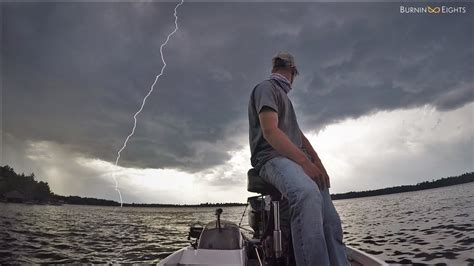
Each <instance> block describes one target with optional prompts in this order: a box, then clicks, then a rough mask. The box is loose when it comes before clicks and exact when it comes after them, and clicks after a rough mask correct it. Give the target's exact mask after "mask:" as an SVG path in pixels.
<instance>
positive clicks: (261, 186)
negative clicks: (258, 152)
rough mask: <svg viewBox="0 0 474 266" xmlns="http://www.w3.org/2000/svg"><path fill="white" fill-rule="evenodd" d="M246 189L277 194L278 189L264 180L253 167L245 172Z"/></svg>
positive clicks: (266, 193)
mask: <svg viewBox="0 0 474 266" xmlns="http://www.w3.org/2000/svg"><path fill="white" fill-rule="evenodd" d="M247 191H249V192H255V193H260V194H263V195H274V194H279V192H278V190H277V189H276V188H275V187H274V186H273V185H271V184H269V183H267V182H265V181H264V180H263V179H262V178H261V177H260V176H259V175H258V171H257V170H256V169H255V168H252V169H250V170H249V171H248V172H247Z"/></svg>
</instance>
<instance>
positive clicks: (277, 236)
mask: <svg viewBox="0 0 474 266" xmlns="http://www.w3.org/2000/svg"><path fill="white" fill-rule="evenodd" d="M272 204H273V221H274V230H273V251H274V252H275V258H276V259H279V258H281V256H282V255H283V251H282V247H281V246H282V245H281V229H280V202H279V201H272Z"/></svg>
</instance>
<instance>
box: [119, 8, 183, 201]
mask: <svg viewBox="0 0 474 266" xmlns="http://www.w3.org/2000/svg"><path fill="white" fill-rule="evenodd" d="M183 2H184V0H181V2H179V3H178V4H177V5H176V7H175V8H174V25H175V28H174V30H173V31H172V32H171V33H170V34H168V37H166V41H165V42H164V43H162V44H161V46H160V54H161V61H163V67H162V68H161V72H160V74H158V75H157V76H156V78H155V82H153V85H151V88H150V91H148V94H147V95H146V96H145V98H143V101H142V105H141V106H140V109H138V111H137V112H136V113H135V115H134V116H133V121H134V122H133V128H132V132H130V134H129V135H128V136H127V138H126V139H125V141H124V142H123V146H122V148H121V149H120V150H119V151H118V152H117V159H116V160H115V166H117V165H118V162H119V160H120V155H121V153H122V151H123V150H124V149H125V148H126V147H127V142H128V140H129V139H130V137H132V136H133V134H134V133H135V128H136V127H137V116H138V115H139V114H140V112H141V111H142V110H143V107H144V106H145V103H146V100H147V98H148V97H149V96H150V95H151V93H152V92H153V90H154V88H155V85H156V83H157V82H158V79H159V78H160V77H161V76H162V75H163V72H164V70H165V68H166V62H165V58H164V57H163V47H165V45H166V44H167V43H168V41H169V40H170V38H171V36H173V35H174V34H175V33H176V31H177V30H178V15H177V14H178V7H180V6H181V5H182V4H183ZM112 177H113V179H114V181H115V191H117V193H118V195H119V197H120V207H123V200H122V193H120V189H119V186H118V182H117V178H116V177H115V172H113V173H112Z"/></svg>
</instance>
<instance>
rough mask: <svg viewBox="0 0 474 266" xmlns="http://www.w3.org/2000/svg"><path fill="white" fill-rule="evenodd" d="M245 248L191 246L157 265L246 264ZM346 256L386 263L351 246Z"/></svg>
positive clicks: (366, 265) (366, 263) (370, 264)
mask: <svg viewBox="0 0 474 266" xmlns="http://www.w3.org/2000/svg"><path fill="white" fill-rule="evenodd" d="M245 254H246V250H245V248H243V249H236V250H215V249H194V248H193V247H185V248H182V249H180V250H178V251H176V252H174V253H173V254H171V255H169V256H168V257H166V258H165V259H163V260H162V261H160V263H158V265H163V266H165V265H166V266H178V265H179V266H187V265H189V266H219V265H229V266H230V265H232V266H246V265H247V258H246V255H245ZM347 257H348V259H349V261H350V262H351V264H352V265H363V266H382V265H388V264H387V263H385V262H384V261H383V260H380V259H378V258H376V257H375V256H372V255H370V254H367V253H365V252H363V251H361V250H358V249H355V248H353V247H347Z"/></svg>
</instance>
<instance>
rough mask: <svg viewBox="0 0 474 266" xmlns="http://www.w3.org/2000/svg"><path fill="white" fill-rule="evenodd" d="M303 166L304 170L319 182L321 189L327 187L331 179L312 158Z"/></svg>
mask: <svg viewBox="0 0 474 266" xmlns="http://www.w3.org/2000/svg"><path fill="white" fill-rule="evenodd" d="M301 167H303V170H304V172H305V173H306V174H307V175H308V176H309V177H310V178H311V179H313V181H314V182H316V184H318V186H319V189H324V188H325V187H327V184H328V183H327V181H329V179H326V178H325V177H326V176H327V175H325V174H324V173H323V172H321V170H320V169H319V168H318V167H317V166H316V165H315V164H314V163H313V162H311V161H310V160H306V161H305V162H304V163H303V164H302V165H301ZM328 178H329V177H328Z"/></svg>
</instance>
